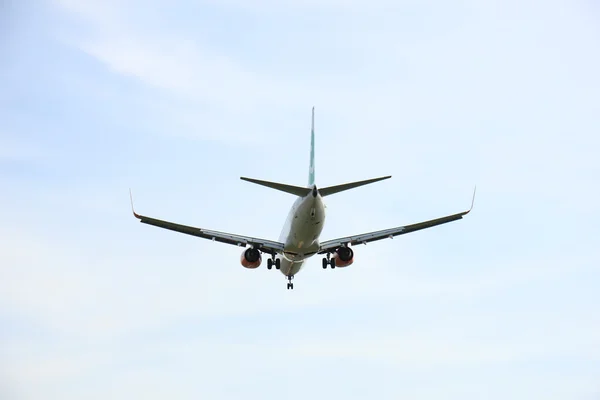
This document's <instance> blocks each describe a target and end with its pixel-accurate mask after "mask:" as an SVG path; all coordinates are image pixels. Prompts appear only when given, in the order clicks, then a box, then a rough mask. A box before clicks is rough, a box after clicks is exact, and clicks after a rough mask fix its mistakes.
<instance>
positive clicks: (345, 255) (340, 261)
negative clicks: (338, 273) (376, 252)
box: [333, 246, 354, 268]
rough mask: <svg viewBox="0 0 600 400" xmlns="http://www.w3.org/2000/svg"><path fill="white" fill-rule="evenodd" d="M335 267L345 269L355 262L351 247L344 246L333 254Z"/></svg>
mask: <svg viewBox="0 0 600 400" xmlns="http://www.w3.org/2000/svg"><path fill="white" fill-rule="evenodd" d="M333 259H334V260H335V266H336V268H337V267H340V268H343V267H347V266H348V265H350V264H352V263H353V262H354V252H353V251H352V249H351V248H350V247H346V246H342V247H340V248H338V249H337V250H336V251H335V253H333Z"/></svg>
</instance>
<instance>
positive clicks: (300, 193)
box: [240, 176, 312, 197]
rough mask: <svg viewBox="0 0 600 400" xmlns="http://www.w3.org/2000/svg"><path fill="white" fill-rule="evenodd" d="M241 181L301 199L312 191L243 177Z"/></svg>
mask: <svg viewBox="0 0 600 400" xmlns="http://www.w3.org/2000/svg"><path fill="white" fill-rule="evenodd" d="M240 179H241V180H243V181H247V182H251V183H256V184H257V185H262V186H266V187H269V188H271V189H275V190H280V191H282V192H286V193H290V194H295V195H296V196H300V197H304V196H306V195H308V194H309V193H310V192H311V191H312V189H311V188H305V187H300V186H293V185H286V184H283V183H277V182H269V181H261V180H258V179H252V178H245V177H243V176H242V177H240Z"/></svg>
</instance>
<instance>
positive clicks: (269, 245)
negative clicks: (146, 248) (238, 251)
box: [131, 200, 284, 255]
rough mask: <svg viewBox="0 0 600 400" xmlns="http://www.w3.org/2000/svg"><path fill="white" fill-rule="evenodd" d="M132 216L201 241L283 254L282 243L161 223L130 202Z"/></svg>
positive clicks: (165, 222) (172, 223)
mask: <svg viewBox="0 0 600 400" xmlns="http://www.w3.org/2000/svg"><path fill="white" fill-rule="evenodd" d="M131 208H132V211H133V215H134V216H135V217H136V218H138V219H139V220H140V222H142V223H144V224H148V225H154V226H158V227H159V228H164V229H169V230H172V231H175V232H180V233H185V234H187V235H192V236H197V237H200V238H203V239H209V240H212V241H216V242H221V243H227V244H232V245H235V246H239V247H246V246H253V247H255V248H257V249H259V250H261V251H262V252H264V253H268V254H272V255H275V254H278V253H282V252H283V246H284V245H283V243H279V242H274V241H272V240H265V239H258V238H253V237H248V236H242V235H236V234H233V233H225V232H217V231H212V230H209V229H203V228H196V227H193V226H187V225H181V224H176V223H174V222H169V221H163V220H160V219H156V218H150V217H146V216H144V215H140V214H138V213H136V212H135V210H133V200H132V202H131Z"/></svg>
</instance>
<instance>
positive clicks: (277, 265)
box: [275, 258, 281, 269]
mask: <svg viewBox="0 0 600 400" xmlns="http://www.w3.org/2000/svg"><path fill="white" fill-rule="evenodd" d="M275 268H276V269H279V268H281V259H280V258H276V259H275Z"/></svg>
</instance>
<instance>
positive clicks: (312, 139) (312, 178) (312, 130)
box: [308, 107, 315, 187]
mask: <svg viewBox="0 0 600 400" xmlns="http://www.w3.org/2000/svg"><path fill="white" fill-rule="evenodd" d="M314 184H315V107H313V108H312V123H311V127H310V167H309V169H308V186H309V187H311V186H312V185H314Z"/></svg>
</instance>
